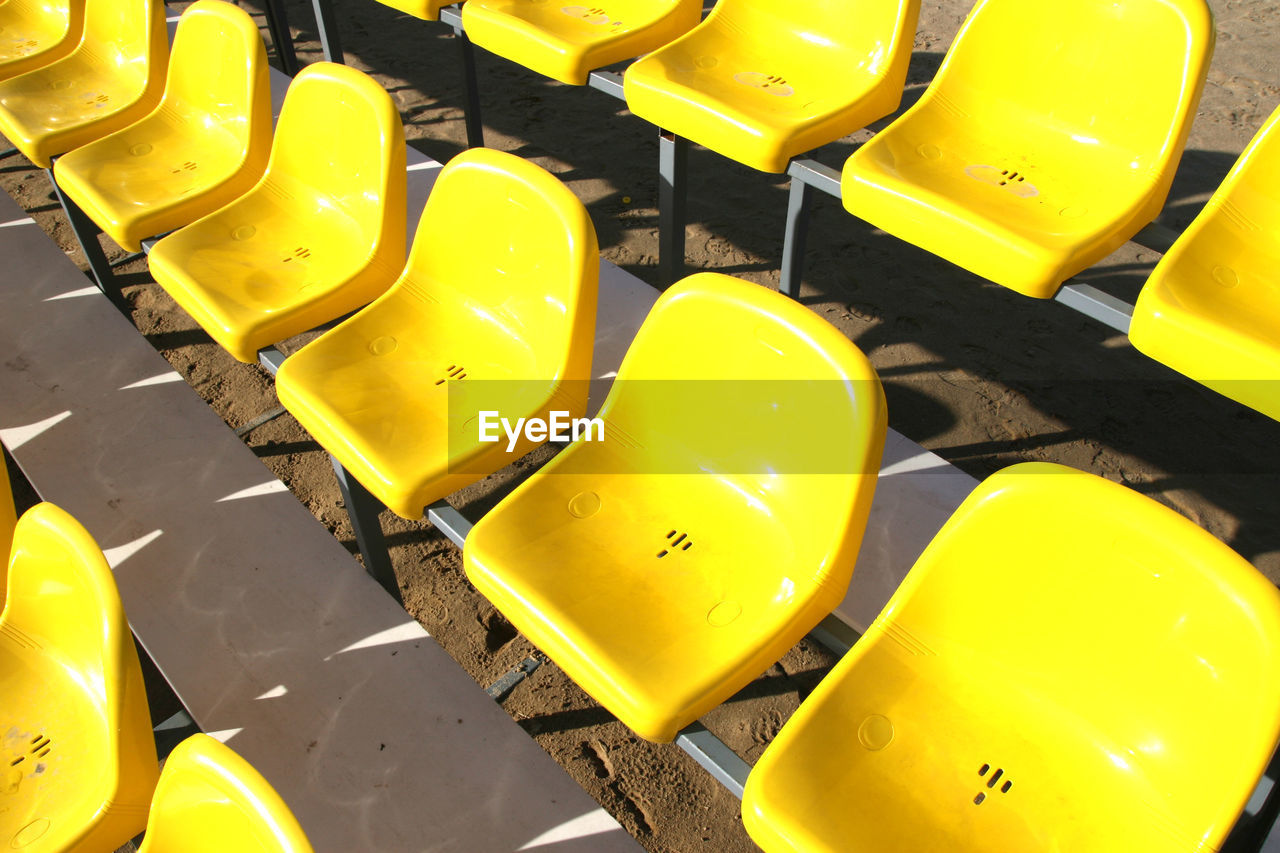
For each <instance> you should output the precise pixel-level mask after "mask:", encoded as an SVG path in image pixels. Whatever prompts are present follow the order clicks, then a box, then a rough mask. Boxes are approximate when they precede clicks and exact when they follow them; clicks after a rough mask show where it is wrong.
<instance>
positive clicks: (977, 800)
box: [973, 764, 1013, 806]
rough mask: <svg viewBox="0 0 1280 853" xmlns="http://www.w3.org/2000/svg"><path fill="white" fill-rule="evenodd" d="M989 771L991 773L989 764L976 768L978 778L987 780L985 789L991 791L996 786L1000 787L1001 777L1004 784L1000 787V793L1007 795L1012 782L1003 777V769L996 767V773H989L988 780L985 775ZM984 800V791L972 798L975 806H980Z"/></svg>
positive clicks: (985, 795)
mask: <svg viewBox="0 0 1280 853" xmlns="http://www.w3.org/2000/svg"><path fill="white" fill-rule="evenodd" d="M990 771H991V765H990V764H984V765H982V766H981V767H979V768H978V776H979V777H980V778H983V779H986V780H987V788H988V789H992V788H995V786H996V785H1000V780H1001V778H1002V777H1003V778H1004V784H1003V785H1000V793H1002V794H1007V793H1009V789H1010V788H1012V787H1013V782H1011V781H1009V779H1008V777H1006V776H1005V775H1004V768H1003V767H997V768H996V771H995V772H994V773H991V776H990V778H988V777H987V774H988V773H989V772H990ZM986 798H987V794H986V791H979V792H978V795H977V796H976V797H974V798H973V804H974V805H975V806H980V805H982V801H983V800H985V799H986Z"/></svg>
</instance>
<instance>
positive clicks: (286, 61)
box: [262, 0, 327, 77]
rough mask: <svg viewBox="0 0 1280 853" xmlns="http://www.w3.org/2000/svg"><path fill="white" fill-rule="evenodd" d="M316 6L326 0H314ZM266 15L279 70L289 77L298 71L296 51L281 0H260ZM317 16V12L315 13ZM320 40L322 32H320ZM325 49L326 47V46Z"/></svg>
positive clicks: (322, 35) (322, 39)
mask: <svg viewBox="0 0 1280 853" xmlns="http://www.w3.org/2000/svg"><path fill="white" fill-rule="evenodd" d="M314 2H315V3H316V5H317V7H318V6H319V4H320V3H322V2H327V0H314ZM262 5H263V7H264V10H265V11H266V16H267V32H269V33H271V43H272V44H273V45H275V48H276V58H277V59H279V60H280V70H281V71H283V72H284V73H285V74H288V75H289V76H290V77H292V76H294V75H295V74H297V73H298V52H297V51H296V50H295V49H294V46H293V36H292V34H291V33H290V32H289V16H288V14H287V13H286V12H285V9H284V2H283V0H262ZM316 17H317V18H319V14H317V15H316ZM320 39H321V42H323V41H324V33H323V31H321V34H320ZM326 50H327V47H326Z"/></svg>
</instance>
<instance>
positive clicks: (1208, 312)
mask: <svg viewBox="0 0 1280 853" xmlns="http://www.w3.org/2000/svg"><path fill="white" fill-rule="evenodd" d="M1175 253H1176V254H1175ZM1278 271H1280V243H1277V241H1275V240H1274V239H1271V240H1268V239H1266V238H1265V237H1263V236H1262V235H1261V234H1260V233H1256V232H1255V233H1252V234H1247V233H1240V231H1238V230H1236V229H1235V228H1234V227H1233V226H1232V225H1230V224H1228V223H1227V222H1224V221H1222V220H1218V221H1216V222H1214V223H1213V224H1211V225H1209V226H1208V227H1206V228H1204V229H1202V230H1200V231H1199V233H1197V234H1196V235H1195V238H1194V239H1192V240H1189V241H1188V242H1187V243H1186V244H1185V245H1183V244H1181V243H1180V244H1179V245H1178V246H1177V247H1175V249H1174V251H1173V252H1170V253H1169V254H1168V255H1166V256H1165V259H1164V260H1163V261H1162V262H1161V263H1160V264H1159V265H1158V266H1157V267H1156V270H1155V272H1154V273H1153V274H1152V276H1151V278H1150V279H1148V281H1147V284H1146V285H1145V286H1144V287H1143V289H1142V293H1141V295H1140V296H1139V297H1138V302H1137V305H1135V306H1134V312H1133V325H1132V326H1131V327H1130V329H1129V339H1130V340H1131V341H1132V342H1133V345H1134V346H1135V347H1136V348H1137V349H1139V350H1140V351H1141V352H1143V353H1145V354H1147V355H1149V356H1150V357H1152V358H1154V359H1155V360H1157V361H1159V362H1161V363H1163V364H1166V365H1168V366H1169V367H1172V368H1173V369H1174V370H1176V371H1178V372H1179V373H1182V374H1183V375H1185V376H1189V377H1190V378H1192V379H1194V380H1195V381H1197V382H1199V383H1201V384H1202V385H1205V386H1207V387H1209V388H1212V389H1213V390H1215V391H1217V392H1218V393H1220V394H1222V395H1224V396H1226V397H1230V398H1231V399H1233V400H1235V401H1237V402H1239V403H1243V404H1244V405H1246V406H1249V407H1251V408H1253V409H1256V410H1258V411H1259V412H1262V413H1263V414H1265V415H1267V416H1268V417H1271V418H1274V419H1276V420H1280V273H1278Z"/></svg>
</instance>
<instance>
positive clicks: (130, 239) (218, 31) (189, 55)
mask: <svg viewBox="0 0 1280 853" xmlns="http://www.w3.org/2000/svg"><path fill="white" fill-rule="evenodd" d="M317 141H318V140H317ZM270 149H271V89H270V86H269V84H268V82H267V52H266V47H265V46H264V45H263V43H262V36H261V35H260V34H259V33H258V27H257V25H256V24H254V22H253V18H251V17H249V14H248V13H247V12H245V11H244V10H243V9H241V8H239V7H238V6H236V5H234V4H232V3H226V2H223V0H198V2H196V3H193V4H192V5H191V6H189V7H187V10H186V11H185V12H183V13H182V18H181V20H179V22H178V32H177V34H176V35H175V36H174V40H173V54H172V58H171V60H170V62H169V73H168V82H167V83H166V84H165V91H164V98H163V100H162V101H161V102H160V105H159V106H158V107H157V108H156V109H155V110H154V111H153V112H152V113H151V114H150V115H148V116H147V117H146V118H143V119H142V120H141V121H138V122H137V123H136V124H133V125H131V126H129V127H127V128H125V129H124V130H121V131H119V132H117V133H113V134H111V135H110V136H107V137H105V138H103V139H99V140H97V141H96V142H91V143H89V144H87V145H85V146H83V147H81V148H77V149H76V150H75V151H72V152H71V153H69V154H67V155H66V156H64V157H62V158H61V159H59V160H58V162H57V164H55V166H54V169H53V176H54V179H55V180H56V181H57V182H58V186H59V187H60V188H61V189H62V191H63V192H64V193H65V194H66V195H67V196H68V197H69V198H71V200H72V201H74V202H75V203H76V204H77V205H78V206H79V207H80V209H81V210H82V211H84V213H85V214H86V215H87V216H88V217H89V218H90V219H92V220H93V221H94V223H96V224H97V225H98V227H100V228H101V229H102V230H103V231H104V232H105V233H106V234H107V235H108V236H110V237H111V239H113V240H115V241H116V242H117V243H119V244H120V245H121V246H123V247H124V248H126V249H128V250H130V251H132V252H136V251H139V250H140V249H141V247H142V246H141V243H142V240H143V239H144V238H146V237H152V236H154V235H156V234H161V233H163V232H165V231H170V230H172V229H174V228H178V227H181V226H183V225H186V224H188V223H190V222H192V221H194V220H196V219H198V218H199V217H201V216H204V215H205V214H207V213H211V212H212V211H214V210H217V209H218V208H219V207H222V206H223V205H225V204H227V203H228V202H230V201H232V200H233V199H236V198H239V197H240V196H242V195H244V194H245V193H246V192H247V191H248V190H249V189H250V188H251V187H253V185H254V184H255V183H256V182H257V180H258V179H259V178H260V177H261V176H262V172H263V170H264V169H265V168H266V166H267V157H268V154H269V152H270Z"/></svg>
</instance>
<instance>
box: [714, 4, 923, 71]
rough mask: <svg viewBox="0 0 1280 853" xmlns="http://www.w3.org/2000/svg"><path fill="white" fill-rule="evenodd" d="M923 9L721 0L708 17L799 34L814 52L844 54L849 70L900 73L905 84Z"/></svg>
mask: <svg viewBox="0 0 1280 853" xmlns="http://www.w3.org/2000/svg"><path fill="white" fill-rule="evenodd" d="M919 12H920V0H811V2H807V3H788V2H786V0H720V2H717V3H716V4H715V6H714V7H713V8H712V10H711V14H710V15H708V16H707V21H708V24H709V25H710V24H711V23H712V22H718V23H719V24H720V25H722V26H725V27H726V28H728V29H731V30H734V31H737V32H742V33H751V34H753V35H756V36H766V35H767V34H768V33H786V34H789V35H793V36H797V37H799V38H800V39H802V40H803V41H804V43H805V44H806V49H807V50H809V51H812V52H813V53H814V55H822V54H832V55H838V56H840V57H841V65H843V67H845V68H847V69H848V72H849V73H850V74H855V73H857V74H861V75H867V76H872V77H880V78H897V79H898V81H899V83H898V88H899V89H901V87H902V83H903V82H905V80H906V78H907V66H908V65H909V64H910V62H911V44H912V41H913V40H914V38H915V31H916V20H917V18H918V16H919ZM768 49H769V45H768V44H761V45H760V46H759V48H758V50H760V51H765V52H767V51H768ZM818 67H821V68H823V69H825V68H828V67H829V65H828V64H827V63H821V64H820V65H819V66H818ZM899 94H900V93H899Z"/></svg>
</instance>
